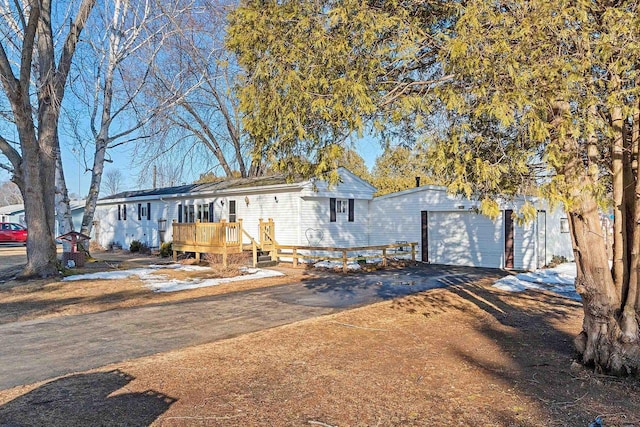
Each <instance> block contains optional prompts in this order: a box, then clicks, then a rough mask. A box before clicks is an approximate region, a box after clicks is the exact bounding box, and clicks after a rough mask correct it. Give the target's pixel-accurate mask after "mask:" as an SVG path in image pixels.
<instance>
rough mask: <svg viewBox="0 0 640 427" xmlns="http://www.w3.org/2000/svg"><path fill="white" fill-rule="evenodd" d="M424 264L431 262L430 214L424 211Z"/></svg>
mask: <svg viewBox="0 0 640 427" xmlns="http://www.w3.org/2000/svg"><path fill="white" fill-rule="evenodd" d="M422 262H429V212H427V211H422Z"/></svg>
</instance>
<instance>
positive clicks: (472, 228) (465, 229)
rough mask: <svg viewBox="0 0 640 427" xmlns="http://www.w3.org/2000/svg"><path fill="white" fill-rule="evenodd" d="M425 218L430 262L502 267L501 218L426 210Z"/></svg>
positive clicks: (502, 241) (470, 213) (471, 213)
mask: <svg viewBox="0 0 640 427" xmlns="http://www.w3.org/2000/svg"><path fill="white" fill-rule="evenodd" d="M426 217H427V218H426V220H427V224H426V227H425V228H426V229H427V240H428V260H429V262H430V263H433V264H448V265H466V266H471V267H491V268H501V267H502V266H503V259H504V247H505V246H504V233H503V226H502V222H503V221H502V218H500V217H499V218H498V219H496V220H495V221H494V220H491V219H490V218H488V217H486V216H484V215H480V214H476V213H473V212H428V214H427V215H426ZM424 219H425V218H424V215H423V221H424Z"/></svg>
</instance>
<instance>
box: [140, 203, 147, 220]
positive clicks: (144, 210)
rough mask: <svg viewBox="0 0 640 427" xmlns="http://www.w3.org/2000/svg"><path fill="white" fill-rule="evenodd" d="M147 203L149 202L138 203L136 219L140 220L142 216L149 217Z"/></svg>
mask: <svg viewBox="0 0 640 427" xmlns="http://www.w3.org/2000/svg"><path fill="white" fill-rule="evenodd" d="M149 205H150V203H147V205H146V206H144V205H143V204H142V203H138V221H140V220H141V219H142V218H145V219H150V218H149V216H150V212H149Z"/></svg>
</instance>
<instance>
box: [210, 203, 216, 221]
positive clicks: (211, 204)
mask: <svg viewBox="0 0 640 427" xmlns="http://www.w3.org/2000/svg"><path fill="white" fill-rule="evenodd" d="M209 222H215V221H214V220H213V203H209Z"/></svg>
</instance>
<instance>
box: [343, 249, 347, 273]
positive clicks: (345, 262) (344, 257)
mask: <svg viewBox="0 0 640 427" xmlns="http://www.w3.org/2000/svg"><path fill="white" fill-rule="evenodd" d="M342 272H343V273H346V272H347V251H346V250H345V249H343V250H342Z"/></svg>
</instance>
